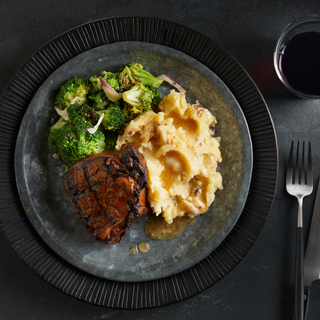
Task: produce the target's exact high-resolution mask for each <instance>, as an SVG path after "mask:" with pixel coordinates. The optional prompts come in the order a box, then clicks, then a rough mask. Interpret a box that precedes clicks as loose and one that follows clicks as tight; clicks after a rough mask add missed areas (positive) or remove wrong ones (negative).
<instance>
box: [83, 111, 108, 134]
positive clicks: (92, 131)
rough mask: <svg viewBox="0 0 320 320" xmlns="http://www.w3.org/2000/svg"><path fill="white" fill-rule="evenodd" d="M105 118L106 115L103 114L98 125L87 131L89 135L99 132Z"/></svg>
mask: <svg viewBox="0 0 320 320" xmlns="http://www.w3.org/2000/svg"><path fill="white" fill-rule="evenodd" d="M103 117H104V113H102V114H101V116H100V118H99V120H98V122H97V124H96V125H95V126H94V127H93V128H89V129H87V130H88V132H89V133H91V134H94V133H95V132H96V131H97V130H98V128H99V126H100V124H101V122H102V119H103Z"/></svg>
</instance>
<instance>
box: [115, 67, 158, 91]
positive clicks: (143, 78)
mask: <svg viewBox="0 0 320 320" xmlns="http://www.w3.org/2000/svg"><path fill="white" fill-rule="evenodd" d="M119 82H120V87H121V89H122V90H123V91H125V90H129V89H130V88H131V87H132V86H134V85H135V83H136V82H141V83H142V84H143V85H145V86H149V87H159V86H160V84H161V83H162V82H163V80H160V79H158V78H156V77H155V76H153V75H152V74H151V73H149V72H148V71H146V70H144V69H143V66H142V65H141V64H139V63H133V62H132V63H130V64H129V65H127V66H125V67H124V69H123V70H122V71H121V72H120V76H119Z"/></svg>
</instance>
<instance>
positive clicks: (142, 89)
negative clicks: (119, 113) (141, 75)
mask: <svg viewBox="0 0 320 320" xmlns="http://www.w3.org/2000/svg"><path fill="white" fill-rule="evenodd" d="M122 98H123V100H124V101H125V102H126V103H127V105H126V106H125V110H126V113H131V114H136V115H137V114H144V113H145V112H147V111H149V110H152V109H154V108H155V107H157V106H158V104H159V102H160V97H159V91H158V89H157V88H154V87H146V86H144V85H143V84H142V83H140V82H138V83H136V84H135V85H134V86H133V87H132V88H131V89H130V90H128V91H125V92H124V93H123V96H122Z"/></svg>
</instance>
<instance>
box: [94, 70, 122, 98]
mask: <svg viewBox="0 0 320 320" xmlns="http://www.w3.org/2000/svg"><path fill="white" fill-rule="evenodd" d="M119 75H120V74H119V72H117V73H113V72H107V71H102V73H101V78H103V79H104V80H105V81H107V82H108V83H109V85H110V86H111V87H112V88H113V89H114V90H115V91H117V92H118V91H119V90H120V85H119ZM89 80H90V82H91V84H92V87H91V91H90V92H91V93H96V92H98V91H101V90H102V86H101V83H100V77H97V76H92V77H91V78H90V79H89Z"/></svg>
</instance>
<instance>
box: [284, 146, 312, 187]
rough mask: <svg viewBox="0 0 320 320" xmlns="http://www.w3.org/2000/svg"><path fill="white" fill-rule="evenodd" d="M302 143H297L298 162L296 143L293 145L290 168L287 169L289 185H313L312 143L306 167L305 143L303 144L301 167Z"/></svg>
mask: <svg viewBox="0 0 320 320" xmlns="http://www.w3.org/2000/svg"><path fill="white" fill-rule="evenodd" d="M299 145H300V142H299V141H297V147H296V161H294V148H295V147H294V141H292V143H291V149H290V155H289V161H288V167H287V184H288V183H292V184H312V158H311V142H310V141H309V148H308V163H307V167H305V141H303V144H302V153H301V157H302V159H301V165H299V157H300V147H299Z"/></svg>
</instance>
